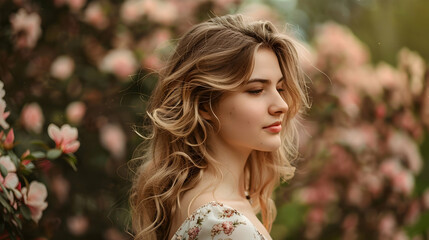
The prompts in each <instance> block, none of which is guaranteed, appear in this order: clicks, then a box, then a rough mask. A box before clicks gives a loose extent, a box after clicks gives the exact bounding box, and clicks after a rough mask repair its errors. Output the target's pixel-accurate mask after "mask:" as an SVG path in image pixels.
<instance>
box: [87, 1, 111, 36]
mask: <svg viewBox="0 0 429 240" xmlns="http://www.w3.org/2000/svg"><path fill="white" fill-rule="evenodd" d="M85 21H86V22H88V23H89V24H91V25H92V26H94V27H96V28H97V29H100V30H102V29H105V28H106V27H107V25H108V24H109V21H108V19H107V18H106V16H105V15H104V13H103V9H102V8H101V5H100V3H98V2H91V3H90V4H89V6H88V7H87V8H86V9H85Z"/></svg>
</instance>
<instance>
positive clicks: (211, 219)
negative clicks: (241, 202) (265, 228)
mask: <svg viewBox="0 0 429 240" xmlns="http://www.w3.org/2000/svg"><path fill="white" fill-rule="evenodd" d="M184 239H186V240H195V239H199V240H206V239H214V240H236V239H258V240H266V239H265V238H264V236H263V235H262V234H261V233H260V232H259V231H258V230H257V229H256V227H255V226H254V225H253V224H252V223H251V222H250V220H249V219H248V218H247V217H246V216H244V215H243V214H241V213H240V212H238V211H237V210H235V209H234V208H232V207H229V206H226V205H225V204H223V203H218V202H215V201H212V202H209V203H207V204H205V205H203V206H201V207H199V208H198V209H197V210H195V212H194V213H193V214H192V215H191V216H190V217H188V218H187V219H186V220H185V221H184V222H183V224H182V225H181V226H180V228H179V229H178V230H177V231H176V233H175V234H174V236H173V238H172V239H171V240H184Z"/></svg>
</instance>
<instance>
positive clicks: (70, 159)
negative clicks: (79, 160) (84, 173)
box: [66, 156, 77, 172]
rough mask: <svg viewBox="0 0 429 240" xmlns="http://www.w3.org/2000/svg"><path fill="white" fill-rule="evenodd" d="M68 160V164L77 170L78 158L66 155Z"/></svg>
mask: <svg viewBox="0 0 429 240" xmlns="http://www.w3.org/2000/svg"><path fill="white" fill-rule="evenodd" d="M66 161H67V162H68V164H69V165H70V166H71V167H72V168H73V170H74V171H75V172H76V171H77V168H76V164H75V163H76V158H73V157H70V156H67V157H66Z"/></svg>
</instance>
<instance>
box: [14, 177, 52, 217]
mask: <svg viewBox="0 0 429 240" xmlns="http://www.w3.org/2000/svg"><path fill="white" fill-rule="evenodd" d="M21 192H22V194H23V196H24V203H25V204H26V205H27V206H28V207H29V208H30V211H31V218H32V219H33V220H34V221H35V222H36V223H37V222H39V220H40V218H41V217H42V212H43V210H45V209H46V208H47V207H48V203H47V202H45V200H46V197H47V196H48V191H47V190H46V187H45V185H43V184H42V183H40V182H37V181H33V182H31V183H30V186H29V187H28V190H27V188H26V187H23V188H22V191H21Z"/></svg>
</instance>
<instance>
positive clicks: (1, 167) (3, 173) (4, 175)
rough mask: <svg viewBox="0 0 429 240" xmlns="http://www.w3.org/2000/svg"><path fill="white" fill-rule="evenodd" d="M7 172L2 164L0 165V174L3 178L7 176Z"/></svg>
mask: <svg viewBox="0 0 429 240" xmlns="http://www.w3.org/2000/svg"><path fill="white" fill-rule="evenodd" d="M7 172H8V171H7V169H6V168H5V167H4V166H3V165H2V164H0V173H1V175H2V176H3V178H5V177H6V176H7Z"/></svg>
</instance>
